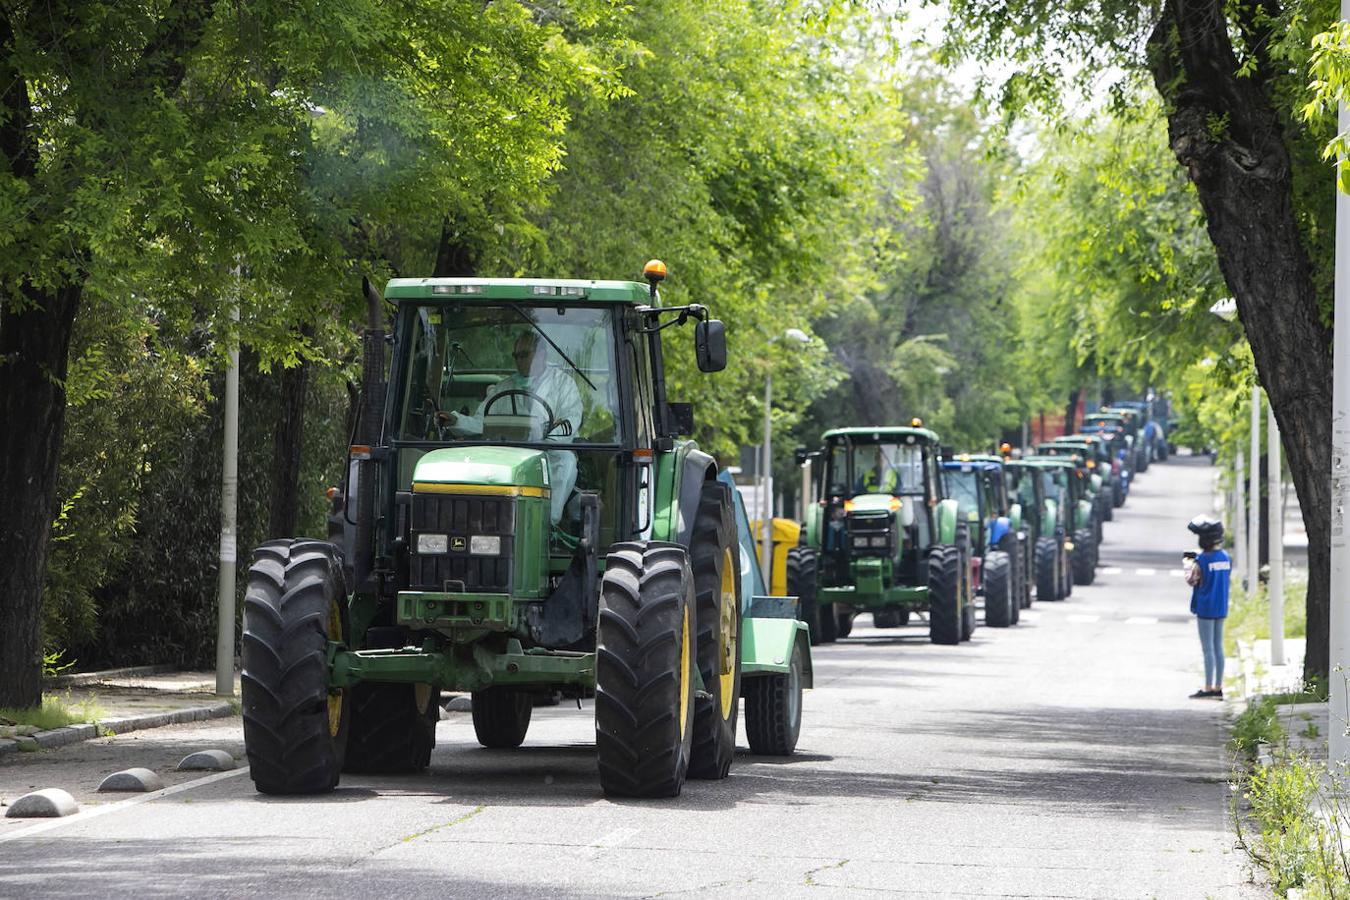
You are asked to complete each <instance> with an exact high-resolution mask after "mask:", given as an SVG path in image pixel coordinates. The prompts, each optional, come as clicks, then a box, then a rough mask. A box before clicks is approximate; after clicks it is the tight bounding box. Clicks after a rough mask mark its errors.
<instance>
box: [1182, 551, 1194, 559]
mask: <svg viewBox="0 0 1350 900" xmlns="http://www.w3.org/2000/svg"><path fill="white" fill-rule="evenodd" d="M1181 558H1182V559H1195V551H1194V550H1184V551H1182V554H1181Z"/></svg>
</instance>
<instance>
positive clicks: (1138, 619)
mask: <svg viewBox="0 0 1350 900" xmlns="http://www.w3.org/2000/svg"><path fill="white" fill-rule="evenodd" d="M1125 624H1126V625H1157V624H1158V619H1157V617H1156V616H1130V617H1129V618H1128V619H1126V620H1125Z"/></svg>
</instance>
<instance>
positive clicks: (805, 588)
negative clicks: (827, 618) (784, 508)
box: [787, 547, 824, 647]
mask: <svg viewBox="0 0 1350 900" xmlns="http://www.w3.org/2000/svg"><path fill="white" fill-rule="evenodd" d="M819 568H820V560H819V558H818V557H817V556H816V551H815V550H813V549H811V548H810V547H793V548H791V549H790V550H788V552H787V592H788V596H789V597H796V598H797V609H798V613H797V618H799V619H801V620H802V621H803V622H805V623H806V630H807V631H808V632H810V635H811V646H812V647H814V646H816V645H818V644H822V643H824V636H823V635H822V634H821V632H820V604H819V603H818V602H817V600H816V596H817V594H816V573H817V572H818V571H819Z"/></svg>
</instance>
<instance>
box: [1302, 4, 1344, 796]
mask: <svg viewBox="0 0 1350 900" xmlns="http://www.w3.org/2000/svg"><path fill="white" fill-rule="evenodd" d="M1341 20H1342V21H1345V20H1350V0H1341ZM1339 120H1340V121H1339V123H1338V125H1339V128H1340V130H1341V132H1344V131H1345V130H1346V129H1347V128H1350V110H1347V109H1346V105H1345V104H1344V103H1342V104H1341V105H1340V110H1339ZM1344 165H1345V159H1344V158H1343V157H1342V158H1341V159H1339V160H1337V172H1336V174H1337V180H1338V181H1339V176H1340V169H1341V167H1342V166H1344ZM1333 189H1334V190H1335V191H1336V269H1335V272H1336V279H1335V291H1334V296H1335V312H1334V315H1335V326H1334V327H1335V333H1334V337H1333V338H1332V360H1333V362H1332V375H1331V397H1332V399H1331V542H1330V543H1331V598H1330V599H1331V603H1330V606H1331V609H1330V622H1329V626H1330V627H1329V628H1328V631H1329V632H1330V633H1329V635H1328V637H1329V638H1330V647H1329V648H1328V649H1329V650H1330V654H1331V655H1330V659H1329V660H1328V663H1329V666H1328V671H1329V673H1330V680H1331V704H1330V716H1331V721H1330V727H1328V728H1327V732H1328V734H1329V736H1330V745H1329V746H1328V760H1329V762H1330V764H1331V767H1332V771H1333V772H1336V771H1337V770H1338V769H1343V768H1344V766H1345V765H1346V763H1347V762H1350V738H1347V737H1346V733H1345V732H1346V720H1347V719H1350V705H1348V704H1347V703H1346V670H1347V667H1350V603H1347V597H1346V580H1347V578H1350V541H1347V539H1346V533H1345V508H1346V505H1347V504H1350V197H1347V196H1346V195H1345V194H1344V193H1343V192H1342V191H1341V190H1340V189H1339V188H1338V187H1336V186H1333ZM1310 637H1311V636H1310Z"/></svg>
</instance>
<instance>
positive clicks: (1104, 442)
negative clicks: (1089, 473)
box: [1054, 433, 1123, 522]
mask: <svg viewBox="0 0 1350 900" xmlns="http://www.w3.org/2000/svg"><path fill="white" fill-rule="evenodd" d="M1054 443H1056V444H1068V445H1070V446H1073V447H1075V448H1077V449H1078V450H1079V451H1080V452H1081V453H1082V454H1083V457H1084V458H1085V459H1087V460H1088V468H1090V469H1092V470H1093V474H1095V475H1097V476H1098V478H1099V479H1100V480H1101V487H1100V489H1099V490H1098V491H1097V506H1098V510H1099V512H1098V518H1099V519H1100V520H1101V521H1102V522H1110V521H1111V520H1112V519H1114V518H1115V507H1116V496H1117V495H1118V494H1120V492H1121V491H1122V490H1123V488H1122V487H1121V477H1120V471H1119V469H1120V461H1119V460H1117V459H1115V458H1114V456H1113V454H1112V453H1111V441H1110V440H1109V439H1108V438H1107V437H1106V435H1104V434H1101V433H1094V434H1068V435H1064V436H1063V437H1057V438H1055V439H1054Z"/></svg>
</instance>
